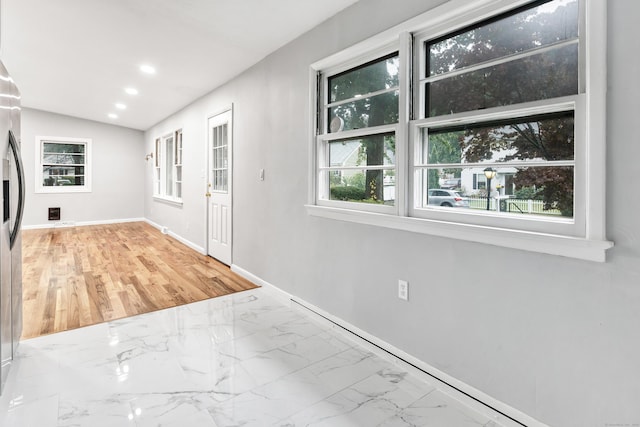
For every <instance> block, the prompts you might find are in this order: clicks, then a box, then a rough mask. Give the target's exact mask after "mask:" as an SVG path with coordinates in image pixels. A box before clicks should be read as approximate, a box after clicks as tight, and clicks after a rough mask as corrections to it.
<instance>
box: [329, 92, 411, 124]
mask: <svg viewBox="0 0 640 427" xmlns="http://www.w3.org/2000/svg"><path fill="white" fill-rule="evenodd" d="M398 97H399V92H398V91H394V92H388V93H383V94H380V95H376V96H372V97H369V98H363V99H359V100H357V101H353V102H347V103H346V104H341V105H338V106H336V107H332V108H329V123H331V122H332V121H333V120H334V119H335V118H336V117H339V118H340V119H341V120H342V127H341V129H340V130H351V129H362V128H366V127H370V126H380V125H386V124H392V123H397V122H398ZM329 131H331V129H329Z"/></svg>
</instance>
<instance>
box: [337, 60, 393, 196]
mask: <svg viewBox="0 0 640 427" xmlns="http://www.w3.org/2000/svg"><path fill="white" fill-rule="evenodd" d="M398 65H399V60H398V55H397V54H393V55H391V56H389V57H386V58H382V59H380V60H378V61H375V62H372V63H369V64H365V65H363V66H361V67H358V68H356V69H354V70H350V71H348V72H346V73H343V74H339V75H337V76H334V77H331V78H330V79H329V94H330V100H331V102H337V101H340V100H346V99H351V98H354V97H358V96H359V95H363V94H369V93H373V92H376V91H380V90H384V89H390V88H394V87H397V86H398ZM329 113H330V114H329V116H330V118H329V120H334V118H340V119H341V120H342V123H343V129H344V130H349V129H361V128H364V127H371V126H379V125H383V124H389V123H397V121H398V93H397V91H393V92H387V93H383V94H379V95H375V96H368V97H363V98H362V99H358V100H356V101H353V102H348V103H345V104H341V105H339V106H336V107H334V108H330V111H329ZM361 141H362V149H361V153H360V157H361V159H362V161H363V162H365V164H366V165H368V166H380V165H384V164H385V155H386V154H385V152H386V149H385V145H387V146H388V147H390V148H391V149H392V150H395V141H394V140H393V139H389V136H388V135H382V134H380V135H372V136H367V137H364V138H362V140H361ZM365 175H366V176H365V190H366V192H367V193H366V194H367V198H369V199H372V200H374V201H379V202H382V201H384V197H383V177H384V173H383V171H381V170H367V171H366V174H365Z"/></svg>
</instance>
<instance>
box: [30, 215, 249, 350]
mask: <svg viewBox="0 0 640 427" xmlns="http://www.w3.org/2000/svg"><path fill="white" fill-rule="evenodd" d="M255 287H256V286H255V285H254V284H253V283H251V282H249V281H247V280H246V279H244V278H242V277H240V276H238V275H236V274H234V273H233V272H231V271H230V269H229V267H227V266H225V265H223V264H221V263H219V262H217V261H216V260H214V259H213V258H210V257H207V256H204V255H201V254H199V253H197V252H196V251H194V250H192V249H191V248H188V247H187V246H185V245H183V244H182V243H180V242H178V241H176V240H175V239H172V238H171V237H169V236H166V235H163V234H162V233H160V232H159V231H158V230H156V229H155V228H153V227H152V226H150V225H148V224H146V223H144V222H135V223H124V224H108V225H96V226H84V227H71V228H53V229H39V230H24V231H23V300H24V305H23V310H24V326H23V334H22V338H23V339H26V338H32V337H36V336H39V335H46V334H50V333H53V332H60V331H63V330H68V329H75V328H79V327H83V326H88V325H92V324H95V323H100V322H104V321H108V320H113V319H119V318H122V317H128V316H133V315H137V314H142V313H147V312H150V311H154V310H160V309H164V308H169V307H175V306H177V305H182V304H187V303H190V302H195V301H200V300H203V299H207V298H213V297H217V296H221V295H227V294H230V293H233V292H239V291H242V290H247V289H252V288H255Z"/></svg>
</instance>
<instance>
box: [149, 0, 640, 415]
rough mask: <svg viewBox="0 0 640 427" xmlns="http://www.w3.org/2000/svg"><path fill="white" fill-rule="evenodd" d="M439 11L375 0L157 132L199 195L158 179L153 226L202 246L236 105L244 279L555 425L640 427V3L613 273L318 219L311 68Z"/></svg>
mask: <svg viewBox="0 0 640 427" xmlns="http://www.w3.org/2000/svg"><path fill="white" fill-rule="evenodd" d="M440 3H443V1H435V0H432V1H426V0H406V1H403V2H394V3H393V7H392V8H389V5H390V2H388V1H384V0H362V1H360V2H358V3H357V4H355V5H354V6H353V7H351V8H349V9H347V10H346V11H344V12H342V13H341V14H339V15H338V16H336V17H334V18H332V19H331V20H329V21H327V22H325V23H323V24H322V25H320V26H319V27H317V28H316V29H314V30H312V31H311V32H309V33H307V34H305V35H303V36H302V37H300V38H299V39H297V40H296V41H294V42H293V43H291V44H289V45H287V46H285V47H284V48H282V49H281V50H279V51H277V52H276V53H274V54H272V55H270V56H269V57H267V58H266V59H265V60H264V61H262V62H261V63H259V64H258V65H256V66H255V67H253V68H252V69H250V70H249V71H247V72H246V73H244V74H242V75H241V76H239V77H237V78H236V79H234V80H233V81H231V82H229V83H228V84H226V85H225V86H223V87H221V88H219V89H217V90H215V91H214V92H212V93H211V94H209V95H208V96H206V97H204V98H202V99H201V100H199V101H197V102H196V103H194V104H193V105H191V106H189V107H187V108H186V109H185V110H183V111H180V112H178V113H176V114H175V115H174V116H172V117H171V118H169V119H167V120H166V121H164V122H162V123H161V124H159V125H157V126H155V127H153V128H152V129H150V130H149V131H148V132H146V134H145V144H146V150H145V151H147V152H148V151H151V149H152V144H153V139H154V138H155V137H157V136H158V135H161V134H162V133H163V132H166V131H168V130H173V129H174V128H178V127H182V128H183V129H184V156H185V157H184V164H185V177H184V181H185V186H186V187H187V188H189V190H188V191H187V192H186V194H185V196H184V205H183V206H182V207H181V208H177V207H174V206H168V205H166V204H162V203H160V202H157V201H154V200H153V199H152V197H151V170H150V167H147V169H146V170H145V216H146V217H147V218H149V219H151V220H152V221H154V222H157V223H158V224H160V225H164V226H168V227H169V228H170V229H171V230H172V231H174V232H175V233H176V234H178V235H180V236H182V237H183V238H185V239H187V240H189V241H191V242H193V243H194V244H195V245H196V246H202V247H204V244H205V243H204V240H205V232H204V229H205V197H204V192H205V183H204V169H205V166H206V164H205V143H206V118H207V115H208V114H210V113H212V112H215V111H219V110H221V109H222V108H224V107H225V106H227V105H229V104H231V103H233V104H234V108H235V110H234V126H235V151H234V156H235V165H234V168H235V170H234V180H235V193H234V203H233V206H234V221H235V223H234V224H235V226H234V232H233V236H234V251H233V263H234V264H236V265H237V266H239V267H241V268H243V269H245V270H247V271H249V272H251V273H252V274H255V275H256V276H258V277H260V278H261V279H263V280H265V281H267V282H270V283H272V284H274V285H276V286H278V287H280V288H282V289H283V290H285V291H287V292H289V293H291V294H293V295H296V296H299V297H300V298H302V299H305V300H307V301H309V302H310V303H312V304H314V305H316V306H318V307H320V308H321V309H323V310H325V311H328V312H330V313H332V314H333V315H335V316H338V317H340V318H343V319H344V320H346V321H348V322H350V323H352V324H354V325H356V326H357V327H359V328H361V329H363V330H365V331H367V332H368V333H371V334H373V335H375V336H377V337H379V338H381V339H382V340H385V341H387V342H389V343H391V344H393V345H395V346H396V347H398V348H400V349H402V350H404V351H405V352H407V353H409V354H411V355H413V356H415V357H417V358H419V359H421V360H423V361H425V362H426V363H428V364H430V365H432V366H434V367H436V368H438V369H440V370H442V371H444V372H446V373H447V374H449V375H451V376H453V377H455V378H457V379H459V380H461V381H464V382H466V383H468V384H470V385H471V386H473V387H475V388H477V389H479V390H481V391H483V392H485V393H487V394H489V395H491V396H493V397H495V398H497V399H499V400H501V401H503V402H505V403H507V404H508V405H511V406H513V407H514V408H517V409H518V410H520V411H523V412H525V413H527V414H529V415H530V416H532V417H534V418H536V419H539V420H541V421H543V422H545V423H547V424H549V425H552V426H559V427H590V426H591V427H604V426H606V425H607V424H609V425H637V424H639V423H640V380H639V379H640V363H639V362H638V361H639V360H640V262H639V261H640V259H639V258H640V244H639V243H638V241H639V239H640V221H638V220H637V217H638V212H640V197H637V196H636V195H635V194H634V193H633V188H635V186H634V185H633V182H634V181H635V178H636V176H637V171H638V167H637V159H638V158H640V144H638V138H637V133H638V132H637V130H636V129H635V127H634V126H633V124H634V123H635V122H636V120H637V117H636V116H637V113H638V111H640V91H639V89H638V87H639V85H638V84H637V81H636V80H637V76H639V75H640V58H639V56H638V55H635V54H633V53H634V52H635V51H636V50H637V49H636V46H635V44H636V40H638V38H639V37H640V28H639V27H638V26H637V23H636V22H635V21H636V18H637V17H638V16H640V2H637V1H636V0H615V1H609V2H608V3H609V18H608V20H609V31H608V37H609V39H608V46H609V95H608V101H609V105H608V135H607V136H608V169H607V177H608V182H607V190H608V195H607V197H608V200H609V208H608V211H607V214H608V222H607V229H608V238H609V239H611V240H613V241H614V242H615V244H616V246H615V247H614V248H613V249H612V250H610V251H609V255H608V261H607V262H606V263H593V262H587V261H580V260H576V259H567V258H562V257H556V256H550V255H543V254H537V253H532V252H525V251H517V250H511V249H503V248H500V247H495V246H488V245H483V244H476V243H467V242H464V241H458V240H455V241H454V240H447V239H444V238H437V237H431V236H426V235H418V234H412V233H409V232H403V231H396V230H390V229H382V228H376V227H372V226H364V225H357V224H353V223H344V222H338V221H332V220H327V219H321V218H316V217H310V216H308V215H307V214H306V212H305V208H304V204H305V203H306V201H307V184H308V183H307V176H308V175H307V174H308V171H307V167H308V155H309V141H308V135H309V128H308V126H309V125H308V124H309V101H308V96H309V95H308V69H309V65H310V64H311V63H312V62H314V61H316V60H318V59H321V58H323V57H325V56H328V55H330V54H333V53H335V52H337V51H339V50H341V49H344V48H346V47H348V46H350V45H352V44H354V43H356V42H359V41H361V40H362V39H364V38H366V37H368V36H370V35H373V34H375V33H377V32H380V31H382V30H384V29H386V28H388V27H390V26H392V25H394V24H396V23H398V22H401V21H402V20H405V19H408V18H410V17H412V16H414V15H416V14H418V13H420V12H423V11H425V10H427V9H429V8H431V7H434V6H435V5H437V4H440ZM364 22H366V25H363V23H364ZM260 168H264V169H265V171H266V179H265V181H263V182H261V181H259V180H258V170H259V169H260ZM399 278H402V279H405V280H408V281H409V283H410V286H411V299H410V302H408V303H407V302H403V301H401V300H399V299H398V298H397V297H396V291H397V280H398V279H399Z"/></svg>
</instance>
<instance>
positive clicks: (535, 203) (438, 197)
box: [416, 166, 574, 217]
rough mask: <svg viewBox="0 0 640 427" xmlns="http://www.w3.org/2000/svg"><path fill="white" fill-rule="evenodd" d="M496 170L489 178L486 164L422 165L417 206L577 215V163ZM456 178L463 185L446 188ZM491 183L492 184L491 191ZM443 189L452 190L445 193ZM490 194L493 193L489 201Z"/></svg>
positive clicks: (418, 173)
mask: <svg viewBox="0 0 640 427" xmlns="http://www.w3.org/2000/svg"><path fill="white" fill-rule="evenodd" d="M495 170H496V174H495V176H494V177H493V178H492V179H491V181H490V182H489V180H488V179H487V178H486V177H485V176H484V170H483V168H478V167H469V168H426V169H419V170H418V171H417V172H416V180H417V182H416V183H417V184H418V187H419V188H422V191H421V194H420V199H419V200H417V207H422V208H424V207H427V206H430V207H433V206H436V207H460V208H467V209H470V210H474V209H475V210H485V211H486V210H489V211H492V212H494V213H499V214H504V215H547V216H558V217H559V216H563V217H573V203H574V201H573V192H574V188H573V183H574V168H573V166H543V167H500V168H495ZM481 177H482V178H481ZM454 178H457V179H459V180H460V186H459V187H458V188H455V189H451V188H445V187H446V182H447V181H448V180H451V179H454ZM487 185H489V186H490V189H489V191H488V192H487ZM507 186H509V188H507ZM436 190H438V193H436ZM442 191H445V192H446V193H449V194H448V195H445V194H441V192H442ZM454 193H456V194H454ZM487 194H489V195H490V197H489V199H488V201H487ZM457 198H461V199H462V200H456V199H457ZM487 203H489V205H488V208H489V209H487Z"/></svg>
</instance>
